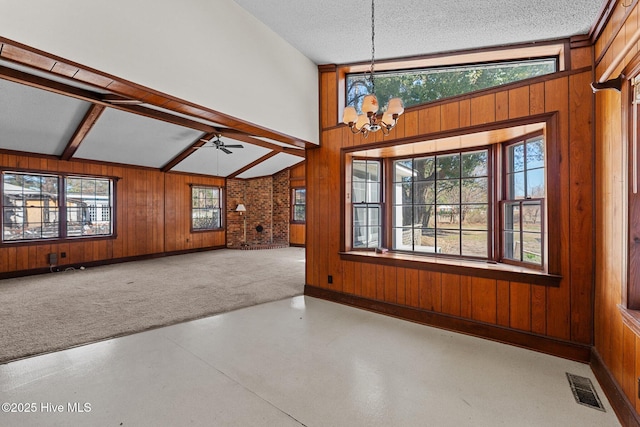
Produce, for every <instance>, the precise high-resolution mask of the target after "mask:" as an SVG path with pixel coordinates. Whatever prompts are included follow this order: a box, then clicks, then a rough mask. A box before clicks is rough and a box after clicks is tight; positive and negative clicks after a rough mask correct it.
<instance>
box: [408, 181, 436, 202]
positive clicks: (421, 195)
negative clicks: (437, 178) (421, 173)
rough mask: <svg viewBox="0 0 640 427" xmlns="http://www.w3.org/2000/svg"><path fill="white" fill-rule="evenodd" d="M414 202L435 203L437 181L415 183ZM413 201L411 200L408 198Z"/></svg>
mask: <svg viewBox="0 0 640 427" xmlns="http://www.w3.org/2000/svg"><path fill="white" fill-rule="evenodd" d="M413 189H414V193H413V194H414V195H413V203H428V204H431V203H435V197H436V192H435V182H434V181H421V182H415V183H414V184H413ZM408 202H409V203H411V200H408Z"/></svg>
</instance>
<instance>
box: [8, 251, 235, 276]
mask: <svg viewBox="0 0 640 427" xmlns="http://www.w3.org/2000/svg"><path fill="white" fill-rule="evenodd" d="M225 248H226V246H209V247H205V248H197V249H185V250H182V251H171V252H160V253H154V254H147V255H139V256H131V257H123V258H112V259H104V260H99V261H89V262H80V263H76V264H64V265H56V266H53V270H52V269H50V268H49V267H44V268H32V269H29V270H19V271H9V272H5V273H0V279H12V278H16V277H25V276H34V275H37V274H48V273H56V272H59V271H64V270H66V269H68V268H75V269H79V268H80V267H85V268H86V267H98V266H101V265H110V264H120V263H122V262H129V261H142V260H145V259H154V258H162V257H166V256H172V255H184V254H191V253H196V252H206V251H213V250H217V249H225Z"/></svg>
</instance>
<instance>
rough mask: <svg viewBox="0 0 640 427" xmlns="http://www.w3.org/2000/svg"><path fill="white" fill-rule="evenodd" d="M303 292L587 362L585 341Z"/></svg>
mask: <svg viewBox="0 0 640 427" xmlns="http://www.w3.org/2000/svg"><path fill="white" fill-rule="evenodd" d="M304 294H305V295H307V296H310V297H315V298H320V299H324V300H327V301H333V302H337V303H340V304H345V305H349V306H352V307H357V308H362V309H365V310H369V311H373V312H375V313H380V314H385V315H388V316H392V317H397V318H399V319H403V320H409V321H412V322H416V323H421V324H424V325H428V326H434V327H437V328H441V329H447V330H450V331H453V332H459V333H463V334H467V335H473V336H476V337H480V338H486V339H490V340H492V341H497V342H501V343H505V344H510V345H515V346H517V347H523V348H526V349H529V350H535V351H539V352H542V353H547V354H550V355H553V356H558V357H562V358H565V359H570V360H575V361H578V362H583V363H589V361H590V359H591V346H589V345H585V344H578V343H573V342H569V341H563V340H559V339H555V338H550V337H545V336H541V335H535V334H532V333H527V332H522V331H517V330H514V329H509V328H505V327H502V326H496V325H490V324H486V323H481V322H477V321H474V320H469V319H463V318H460V317H455V316H451V315H447V314H442V313H435V312H432V311H426V310H421V309H417V308H413V307H407V306H402V305H397V304H391V303H388V302H383V301H375V300H370V299H367V298H362V297H359V296H355V295H349V294H344V293H341V292H336V291H332V290H329V289H323V288H318V287H315V286H310V285H305V287H304Z"/></svg>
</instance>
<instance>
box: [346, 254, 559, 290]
mask: <svg viewBox="0 0 640 427" xmlns="http://www.w3.org/2000/svg"><path fill="white" fill-rule="evenodd" d="M340 258H341V259H342V260H344V261H354V262H365V263H371V264H380V265H390V266H394V267H402V268H413V269H418V270H429V271H438V272H441V273H449V274H460V275H463V276H474V277H484V278H488V279H496V280H507V281H510V282H520V283H530V284H533V285H541V286H552V287H558V286H560V281H561V280H562V276H559V275H555V274H548V273H545V272H543V271H538V270H532V269H528V268H524V267H518V266H513V265H508V264H499V263H490V262H486V261H471V260H461V259H451V258H439V257H430V256H424V255H413V254H404V253H397V252H387V253H377V252H373V251H348V252H340Z"/></svg>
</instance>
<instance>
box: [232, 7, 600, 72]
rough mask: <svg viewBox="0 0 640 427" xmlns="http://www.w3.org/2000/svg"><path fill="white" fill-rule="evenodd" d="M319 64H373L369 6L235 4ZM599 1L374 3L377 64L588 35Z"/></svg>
mask: <svg viewBox="0 0 640 427" xmlns="http://www.w3.org/2000/svg"><path fill="white" fill-rule="evenodd" d="M234 1H235V2H236V3H238V4H239V5H240V6H241V7H243V8H244V9H245V10H247V11H248V12H249V13H251V14H252V15H254V16H255V17H256V18H257V19H258V20H260V21H262V22H263V23H265V24H266V25H267V26H268V27H270V28H271V29H272V30H273V31H274V32H276V33H277V34H278V35H280V36H281V37H282V38H284V39H285V40H287V41H288V42H289V43H290V44H292V45H293V46H294V47H295V48H297V49H298V50H299V51H301V52H302V53H303V54H304V55H306V56H307V57H308V58H310V59H311V60H312V61H314V62H315V63H317V64H343V63H351V62H359V61H368V60H370V59H371V1H370V0H350V1H344V0H323V1H300V0H269V1H264V0H234ZM604 3H605V0H535V1H533V0H458V1H440V0H376V1H375V18H376V19H375V49H376V58H379V59H384V58H398V57H404V56H413V55H426V54H430V53H437V52H447V51H452V50H463V49H472V48H480V47H488V46H500V45H505V44H514V43H521V42H530V41H540V40H550V39H557V38H564V37H569V36H573V35H578V34H586V33H588V32H589V29H590V27H591V26H592V25H593V24H594V22H595V20H596V18H597V17H598V13H599V12H600V9H601V8H602V7H603V5H604Z"/></svg>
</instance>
